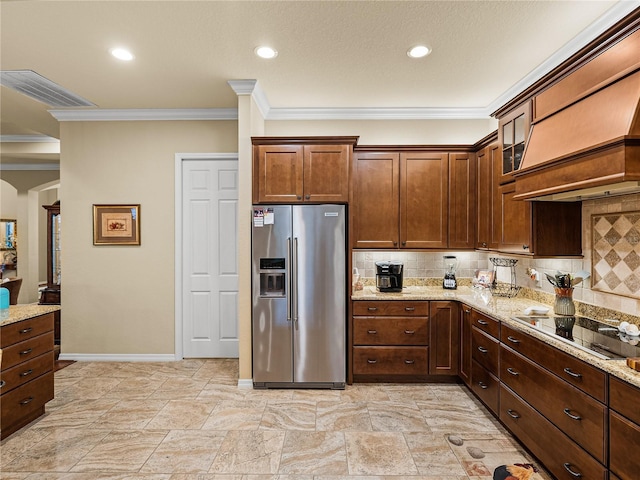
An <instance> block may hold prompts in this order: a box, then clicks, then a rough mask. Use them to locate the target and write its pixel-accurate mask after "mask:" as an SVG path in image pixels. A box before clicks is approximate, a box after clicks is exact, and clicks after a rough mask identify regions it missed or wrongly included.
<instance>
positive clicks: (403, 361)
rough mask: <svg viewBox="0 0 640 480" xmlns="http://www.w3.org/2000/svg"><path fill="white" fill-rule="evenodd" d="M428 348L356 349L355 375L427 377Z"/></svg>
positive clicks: (354, 351)
mask: <svg viewBox="0 0 640 480" xmlns="http://www.w3.org/2000/svg"><path fill="white" fill-rule="evenodd" d="M428 352H429V351H428V348H427V347H354V348H353V373H354V374H358V375H426V374H427V373H428V360H427V359H428Z"/></svg>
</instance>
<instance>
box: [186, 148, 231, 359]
mask: <svg viewBox="0 0 640 480" xmlns="http://www.w3.org/2000/svg"><path fill="white" fill-rule="evenodd" d="M182 182H183V183H182V195H183V199H182V219H183V224H182V248H183V252H182V255H183V259H182V260H183V279H182V287H183V288H182V291H183V302H182V322H183V323H182V325H183V337H182V338H183V343H184V345H183V349H184V357H185V358H215V357H218V358H220V357H237V356H238V261H237V258H238V251H237V231H238V229H237V224H236V222H237V207H238V162H237V160H185V161H183V162H182Z"/></svg>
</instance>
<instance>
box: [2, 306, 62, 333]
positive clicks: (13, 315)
mask: <svg viewBox="0 0 640 480" xmlns="http://www.w3.org/2000/svg"><path fill="white" fill-rule="evenodd" d="M58 310H60V305H39V304H37V303H26V304H20V305H11V306H10V307H9V318H7V319H4V320H1V321H0V327H4V326H5V325H10V324H12V323H16V322H21V321H22V320H28V319H30V318H33V317H38V316H40V315H45V314H47V313H51V312H56V311H58Z"/></svg>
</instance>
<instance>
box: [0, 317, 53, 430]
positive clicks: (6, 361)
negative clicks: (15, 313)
mask: <svg viewBox="0 0 640 480" xmlns="http://www.w3.org/2000/svg"><path fill="white" fill-rule="evenodd" d="M53 319H54V315H53V313H49V314H46V315H41V316H38V317H34V318H30V319H27V320H23V321H20V322H15V323H11V324H8V325H4V326H2V327H0V348H2V367H1V371H0V394H1V396H0V426H1V430H0V438H6V437H7V436H9V435H11V434H12V433H14V432H16V431H17V430H19V429H20V428H22V427H23V426H25V425H26V424H28V423H30V422H32V421H33V420H35V419H36V418H38V417H39V416H40V415H42V414H44V406H45V404H46V403H47V402H48V401H49V400H52V399H53V395H54V392H53Z"/></svg>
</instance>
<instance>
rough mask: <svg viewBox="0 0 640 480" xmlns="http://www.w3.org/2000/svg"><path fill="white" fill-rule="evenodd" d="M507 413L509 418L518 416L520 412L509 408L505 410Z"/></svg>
mask: <svg viewBox="0 0 640 480" xmlns="http://www.w3.org/2000/svg"><path fill="white" fill-rule="evenodd" d="M507 415H509V416H510V417H511V418H520V414H519V413H518V412H516V411H514V410H511V409H508V410H507Z"/></svg>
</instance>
